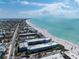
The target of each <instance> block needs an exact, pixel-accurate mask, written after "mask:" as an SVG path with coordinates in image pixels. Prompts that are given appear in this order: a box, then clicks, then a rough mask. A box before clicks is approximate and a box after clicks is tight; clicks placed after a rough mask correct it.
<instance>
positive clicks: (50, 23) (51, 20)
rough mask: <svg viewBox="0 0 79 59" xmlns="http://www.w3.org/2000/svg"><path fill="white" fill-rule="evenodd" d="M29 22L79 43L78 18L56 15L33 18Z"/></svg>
mask: <svg viewBox="0 0 79 59" xmlns="http://www.w3.org/2000/svg"><path fill="white" fill-rule="evenodd" d="M31 22H32V23H33V24H35V25H37V26H39V27H41V28H44V29H46V30H48V32H49V33H51V34H52V35H55V36H57V37H59V38H62V39H64V40H68V41H70V42H72V43H75V44H79V19H66V18H56V17H49V16H47V17H40V18H33V19H32V20H31Z"/></svg>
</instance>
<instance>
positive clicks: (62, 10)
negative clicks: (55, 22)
mask: <svg viewBox="0 0 79 59" xmlns="http://www.w3.org/2000/svg"><path fill="white" fill-rule="evenodd" d="M19 13H20V14H22V15H29V16H39V15H40V16H43V15H53V16H66V17H73V16H74V17H75V16H78V15H79V14H78V13H79V11H78V10H73V9H71V6H69V5H65V4H64V3H60V2H59V3H54V4H49V5H47V6H46V7H44V8H42V9H40V10H34V11H20V12H19Z"/></svg>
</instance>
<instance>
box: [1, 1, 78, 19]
mask: <svg viewBox="0 0 79 59" xmlns="http://www.w3.org/2000/svg"><path fill="white" fill-rule="evenodd" d="M42 15H52V16H63V17H78V16H79V0H0V18H3V17H28V16H30V17H37V16H42Z"/></svg>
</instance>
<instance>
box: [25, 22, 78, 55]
mask: <svg viewBox="0 0 79 59" xmlns="http://www.w3.org/2000/svg"><path fill="white" fill-rule="evenodd" d="M26 22H27V23H28V24H29V25H30V26H31V27H33V28H34V29H36V30H38V32H40V33H42V34H43V35H44V36H45V37H49V38H51V39H52V40H53V41H54V42H57V43H59V44H62V45H63V46H64V47H65V48H66V49H68V50H69V51H70V52H72V53H73V54H75V55H76V56H79V45H77V44H74V43H72V42H69V41H67V40H63V39H60V38H58V37H56V36H53V35H51V34H50V33H48V31H46V30H45V29H41V28H39V27H37V26H36V25H34V24H32V23H30V22H29V21H26Z"/></svg>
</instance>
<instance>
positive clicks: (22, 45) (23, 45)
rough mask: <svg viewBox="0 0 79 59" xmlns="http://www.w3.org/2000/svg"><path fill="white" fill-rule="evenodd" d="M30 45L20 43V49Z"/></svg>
mask: <svg viewBox="0 0 79 59" xmlns="http://www.w3.org/2000/svg"><path fill="white" fill-rule="evenodd" d="M27 46H28V44H27V42H22V43H19V47H20V48H22V47H27Z"/></svg>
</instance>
